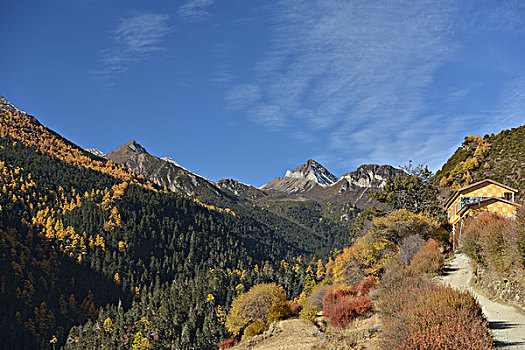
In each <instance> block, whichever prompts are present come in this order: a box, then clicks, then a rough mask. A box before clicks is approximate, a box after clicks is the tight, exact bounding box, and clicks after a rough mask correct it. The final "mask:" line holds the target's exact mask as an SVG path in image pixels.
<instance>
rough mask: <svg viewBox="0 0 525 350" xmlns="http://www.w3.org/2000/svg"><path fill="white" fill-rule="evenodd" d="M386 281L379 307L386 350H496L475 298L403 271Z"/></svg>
mask: <svg viewBox="0 0 525 350" xmlns="http://www.w3.org/2000/svg"><path fill="white" fill-rule="evenodd" d="M385 277H387V281H385V284H383V283H382V288H381V289H382V290H381V293H380V300H379V305H378V308H379V310H380V313H381V318H382V322H383V328H382V348H383V349H435V350H438V349H439V350H441V349H443V350H444V349H491V348H492V338H491V332H490V329H489V324H488V322H487V321H486V320H485V319H484V317H483V313H482V311H481V308H480V306H479V304H478V302H477V301H476V299H475V298H474V297H473V296H472V295H470V294H469V293H467V292H461V291H457V290H454V289H453V288H451V287H447V286H444V285H437V284H435V283H433V282H432V281H431V280H430V279H428V278H427V277H425V276H422V275H411V274H407V271H406V270H405V269H404V268H403V267H402V265H401V266H392V267H391V268H390V269H389V271H387V272H386V273H385ZM382 282H383V281H382Z"/></svg>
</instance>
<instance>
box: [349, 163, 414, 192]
mask: <svg viewBox="0 0 525 350" xmlns="http://www.w3.org/2000/svg"><path fill="white" fill-rule="evenodd" d="M400 175H405V172H404V171H403V170H401V169H396V168H394V167H393V166H391V165H377V164H363V165H361V166H359V168H357V169H356V170H354V171H352V172H349V173H347V174H345V175H343V176H341V180H346V181H348V183H349V185H350V186H356V187H368V188H372V187H373V188H382V187H383V186H384V185H385V184H386V180H387V179H388V178H394V177H396V176H400Z"/></svg>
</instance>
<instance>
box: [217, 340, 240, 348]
mask: <svg viewBox="0 0 525 350" xmlns="http://www.w3.org/2000/svg"><path fill="white" fill-rule="evenodd" d="M235 345H237V340H235V339H233V338H228V339H224V340H223V341H222V342H220V343H219V350H225V349H229V348H232V347H234V346H235Z"/></svg>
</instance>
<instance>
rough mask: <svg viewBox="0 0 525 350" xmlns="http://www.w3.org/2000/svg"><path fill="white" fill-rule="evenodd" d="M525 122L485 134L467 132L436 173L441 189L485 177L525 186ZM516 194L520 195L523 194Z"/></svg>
mask: <svg viewBox="0 0 525 350" xmlns="http://www.w3.org/2000/svg"><path fill="white" fill-rule="evenodd" d="M524 164H525V125H523V126H520V127H517V128H513V129H508V130H503V131H502V132H500V133H499V134H497V135H494V134H487V135H485V136H484V137H481V136H479V135H478V136H474V135H470V136H468V137H465V139H464V141H463V144H462V145H461V147H459V148H458V149H457V150H456V152H455V153H454V154H453V155H452V156H451V157H450V158H449V159H448V161H447V162H446V163H445V164H444V165H443V167H442V168H441V170H439V171H438V172H437V173H436V175H435V179H436V181H439V184H440V186H441V187H443V188H447V189H452V190H455V189H458V188H460V187H463V186H466V185H468V184H471V183H474V182H476V181H480V180H483V179H485V178H491V179H493V180H495V181H498V182H501V183H503V184H505V185H507V186H511V187H514V188H516V189H521V188H524V187H525V167H524ZM522 195H523V194H522V193H519V194H518V196H519V198H523V197H522Z"/></svg>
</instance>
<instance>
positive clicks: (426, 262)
mask: <svg viewBox="0 0 525 350" xmlns="http://www.w3.org/2000/svg"><path fill="white" fill-rule="evenodd" d="M443 264H444V259H443V254H441V252H440V251H439V243H438V242H436V241H435V240H434V239H432V238H430V239H429V240H428V241H427V242H426V243H425V244H424V245H423V246H422V247H421V249H420V250H419V252H418V253H417V254H416V255H415V256H414V258H413V259H412V261H411V262H410V266H409V269H410V271H412V272H415V273H416V274H418V273H430V274H436V273H440V272H441V271H442V270H443Z"/></svg>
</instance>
